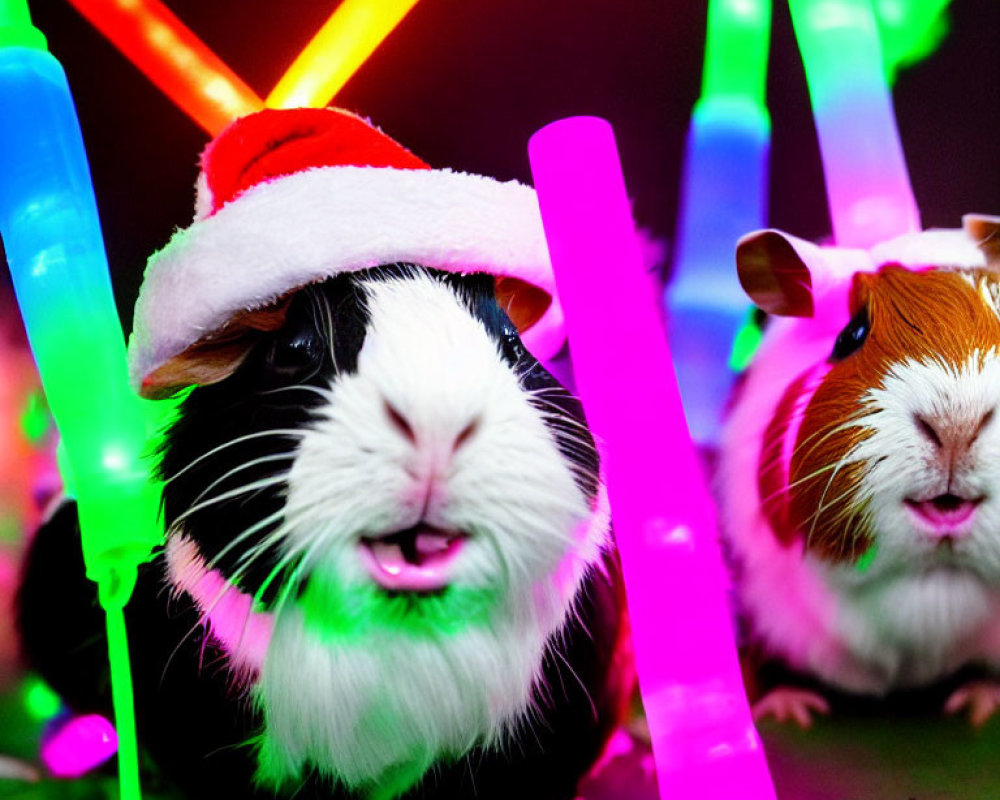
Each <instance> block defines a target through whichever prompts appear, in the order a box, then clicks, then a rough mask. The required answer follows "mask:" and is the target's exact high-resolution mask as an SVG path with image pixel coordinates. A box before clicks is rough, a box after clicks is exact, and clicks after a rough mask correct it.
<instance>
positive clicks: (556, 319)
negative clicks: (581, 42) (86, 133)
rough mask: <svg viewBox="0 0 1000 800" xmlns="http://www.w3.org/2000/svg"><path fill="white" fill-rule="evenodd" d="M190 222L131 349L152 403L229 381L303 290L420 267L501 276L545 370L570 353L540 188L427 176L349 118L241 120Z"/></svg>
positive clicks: (212, 153)
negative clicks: (383, 270)
mask: <svg viewBox="0 0 1000 800" xmlns="http://www.w3.org/2000/svg"><path fill="white" fill-rule="evenodd" d="M201 169H202V171H201V175H200V176H199V179H198V196H197V201H196V214H195V220H194V222H193V223H192V224H191V225H190V226H188V227H187V228H185V229H183V230H178V231H177V232H176V233H175V234H174V235H173V237H172V238H171V239H170V241H169V242H168V243H167V245H166V247H164V248H163V249H162V250H160V251H159V252H158V253H155V254H154V255H153V256H152V257H151V258H150V259H149V263H148V265H147V267H146V273H145V276H144V279H143V284H142V288H141V289H140V292H139V299H138V301H137V302H136V306H135V318H134V327H133V333H132V337H131V339H130V340H129V370H130V375H131V378H132V382H133V384H134V385H135V386H136V388H137V389H139V390H140V392H141V393H142V394H143V395H144V396H147V397H155V396H159V395H162V394H165V393H169V392H171V391H173V390H176V389H177V388H180V387H182V386H184V385H186V384H193V383H204V382H209V381H211V380H218V379H219V378H221V377H223V376H224V375H226V374H228V373H229V372H231V371H232V369H234V368H235V365H236V364H238V363H239V361H240V360H241V359H242V356H243V354H245V352H246V351H247V350H248V348H249V345H250V344H252V337H253V333H254V332H257V333H258V334H259V331H261V330H266V329H269V328H273V327H276V326H277V325H279V324H280V319H281V318H282V317H283V311H282V302H283V301H284V300H287V298H288V296H289V295H290V294H291V293H293V292H294V291H295V290H297V289H299V288H301V287H303V286H306V285H308V284H311V283H315V282H317V281H322V280H324V279H326V278H329V277H332V276H334V275H337V274H339V273H343V272H349V271H354V270H360V269H365V268H368V267H374V266H378V265H380V264H391V263H395V262H401V261H406V262H413V263H417V264H420V265H423V266H425V267H432V268H436V269H442V270H448V271H451V272H460V273H471V272H485V273H489V274H493V275H495V276H497V281H498V295H500V296H501V298H502V301H503V302H504V304H505V306H506V307H508V308H509V309H510V313H511V317H512V319H513V320H514V322H515V323H516V324H517V325H518V327H519V329H521V332H522V337H523V339H524V342H525V345H526V346H527V347H528V348H529V349H530V350H531V351H532V352H533V353H534V355H535V356H536V357H538V358H540V359H545V358H549V357H551V356H552V355H554V354H555V352H556V350H558V348H559V347H560V346H561V345H562V342H563V338H564V337H563V318H562V310H561V308H560V307H559V304H558V300H557V298H556V296H555V283H554V279H553V277H552V268H551V266H550V263H549V257H548V250H547V247H546V244H545V235H544V233H543V231H542V224H541V218H540V216H539V212H538V201H537V199H536V196H535V192H534V190H533V189H532V188H531V187H529V186H524V185H522V184H519V183H517V182H515V181H511V182H507V183H503V182H500V181H496V180H494V179H492V178H487V177H484V176H481V175H472V174H468V173H462V172H453V171H451V170H448V169H431V168H430V167H429V166H428V165H427V164H425V163H424V162H423V161H421V160H420V159H419V158H417V157H416V156H415V155H413V154H412V153H411V152H410V151H409V150H407V149H406V148H404V147H402V146H401V145H399V144H398V143H396V142H395V141H393V140H392V139H390V138H389V137H388V136H386V135H385V134H383V133H381V132H380V131H378V130H376V129H375V128H374V127H372V126H371V125H369V124H368V123H367V122H366V121H364V120H362V119H361V118H359V117H357V116H355V115H353V114H350V113H348V112H345V111H341V110H337V109H328V108H324V109H290V110H267V111H261V112H259V113H256V114H252V115H250V116H247V117H244V118H242V119H239V120H237V121H236V122H234V123H233V124H232V125H230V126H229V127H228V128H226V129H225V130H224V131H223V132H222V133H221V134H219V136H218V137H217V138H216V139H215V140H214V141H213V142H212V143H211V144H210V145H209V146H208V147H207V148H206V150H205V152H204V153H203V155H202V159H201Z"/></svg>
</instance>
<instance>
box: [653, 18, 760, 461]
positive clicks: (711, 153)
mask: <svg viewBox="0 0 1000 800" xmlns="http://www.w3.org/2000/svg"><path fill="white" fill-rule="evenodd" d="M770 30H771V0H711V2H710V3H709V6H708V35H707V37H706V44H705V68H704V74H703V78H702V94H701V98H700V99H699V100H698V103H697V105H696V106H695V108H694V112H693V114H692V116H691V127H690V129H689V130H688V138H687V144H686V147H685V158H684V172H683V177H682V184H681V202H680V209H679V213H678V219H677V232H676V236H675V243H676V244H675V250H674V259H673V277H672V280H671V283H670V285H669V286H668V287H667V291H666V301H667V308H668V313H667V319H668V325H669V328H668V330H669V338H670V347H671V351H672V352H673V355H674V366H675V368H676V370H677V380H678V383H679V384H680V388H681V396H682V398H683V400H684V412H685V414H686V415H687V420H688V425H689V426H690V429H691V434H692V436H694V438H695V439H696V440H697V441H700V442H705V443H711V442H714V440H715V438H716V436H717V433H718V428H719V424H720V421H721V419H722V415H723V407H724V405H725V403H726V401H727V398H728V397H729V389H730V385H731V383H732V379H733V372H732V370H731V369H729V367H728V364H729V363H730V361H731V358H730V355H731V349H732V347H733V342H734V340H735V339H736V336H737V334H738V332H739V331H740V330H741V328H742V326H743V323H744V320H745V318H746V313H747V307H748V303H747V298H746V295H745V294H744V292H743V289H742V288H741V287H740V284H739V280H738V279H737V276H736V270H735V269H734V268H733V253H734V252H735V250H736V240H737V239H739V237H740V236H742V235H743V234H744V233H746V232H747V231H751V230H755V229H757V228H762V227H764V225H765V223H766V218H767V166H768V151H769V146H770V139H771V122H770V118H769V116H768V113H767V108H766V106H765V102H764V94H765V84H766V78H767V53H768V44H769V39H770Z"/></svg>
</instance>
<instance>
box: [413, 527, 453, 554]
mask: <svg viewBox="0 0 1000 800" xmlns="http://www.w3.org/2000/svg"><path fill="white" fill-rule="evenodd" d="M454 538H455V537H454V536H449V535H448V534H445V533H431V532H426V533H419V534H417V552H418V553H420V554H421V555H431V554H433V553H443V552H444V551H445V550H447V549H448V548H449V547H451V542H452V539H454Z"/></svg>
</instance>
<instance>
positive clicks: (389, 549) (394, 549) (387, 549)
mask: <svg viewBox="0 0 1000 800" xmlns="http://www.w3.org/2000/svg"><path fill="white" fill-rule="evenodd" d="M368 549H369V550H371V554H372V556H373V557H374V559H375V563H377V564H378V566H379V569H381V570H383V571H384V572H386V573H388V574H389V575H399V574H400V573H401V572H402V571H403V569H404V567H405V565H406V559H405V558H404V556H403V550H402V548H401V547H400V546H399V545H398V544H394V543H392V542H387V541H384V540H375V541H373V542H370V543H369V544H368Z"/></svg>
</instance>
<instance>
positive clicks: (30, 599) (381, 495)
mask: <svg viewBox="0 0 1000 800" xmlns="http://www.w3.org/2000/svg"><path fill="white" fill-rule="evenodd" d="M337 169H339V167H338V168H337ZM315 171H316V170H312V171H310V173H307V174H311V173H313V172H315ZM449 174H452V173H449ZM296 177H298V176H293V178H292V179H293V180H294V179H295V178H296ZM334 177H336V178H337V179H339V175H338V176H334ZM465 177H468V176H465ZM285 180H286V179H285V178H281V179H278V180H277V181H276V182H275V185H279V186H280V187H281V188H282V190H283V191H284V192H286V194H287V192H288V191H289V189H290V187H289V186H288V185H287V184H286V185H283V186H282V184H283V183H284V181H285ZM271 188H273V187H272V186H271V185H270V184H264V191H265V192H267V191H270V190H271ZM522 188H523V187H522ZM245 197H246V198H249V193H248V194H247V195H245ZM286 201H287V197H285V196H283V197H282V202H286ZM241 202H243V199H242V198H240V199H237V200H236V201H235V202H233V203H231V204H230V205H229V206H226V208H230V207H232V206H238V205H239V204H240V203H241ZM223 210H225V209H223ZM454 217H455V215H454V214H452V221H453V222H454ZM211 219H212V218H211V217H209V218H208V220H209V222H210V221H211ZM361 222H364V220H362V221H361ZM197 224H198V223H196V225H197ZM488 224H496V220H489V221H488ZM291 229H293V230H294V225H292V226H291ZM171 246H172V245H171ZM185 252H186V251H185ZM146 280H147V282H148V281H149V280H150V278H149V274H148V273H147V279H146ZM496 285H497V279H496V277H495V276H494V275H492V274H480V273H477V272H475V271H473V272H471V273H470V274H461V273H459V272H457V271H454V270H451V271H445V270H441V269H435V268H428V267H426V266H422V265H418V264H414V263H394V264H384V265H380V266H376V267H371V268H361V269H347V270H344V271H343V272H341V273H340V274H336V275H334V276H333V277H330V278H327V279H325V280H321V281H318V282H315V283H312V284H310V285H308V286H306V287H304V288H300V289H298V290H297V291H294V292H292V293H290V294H288V295H286V296H284V297H282V298H280V299H279V300H278V301H276V302H275V303H272V304H271V305H269V306H266V307H262V308H260V309H258V310H257V311H254V312H248V313H247V314H244V315H242V316H241V317H240V320H239V324H238V326H236V327H238V330H239V331H240V332H241V334H240V335H239V336H237V337H236V338H235V339H234V338H232V337H229V336H226V335H224V334H223V335H217V336H212V337H209V338H207V339H204V340H203V341H201V342H200V343H198V344H196V345H195V346H194V347H193V348H188V350H187V351H185V353H184V354H183V357H182V358H181V359H180V360H177V359H174V360H172V361H171V362H170V365H169V368H165V369H164V368H160V369H157V370H153V371H150V370H147V369H145V368H144V369H143V370H142V371H141V372H142V374H143V375H146V376H147V380H146V382H145V384H144V385H145V386H146V388H147V390H148V389H149V386H150V380H149V379H148V375H150V374H153V375H154V376H157V380H162V381H165V382H167V383H171V384H173V385H176V384H178V383H184V382H187V381H186V380H185V379H184V375H188V376H192V375H198V376H201V377H200V378H199V385H197V386H196V387H195V388H194V389H193V390H192V391H191V392H190V394H189V395H188V396H187V397H186V398H185V399H184V400H183V402H182V404H181V405H180V407H179V414H178V417H177V419H176V421H175V422H174V423H173V424H172V425H171V426H170V428H169V429H168V430H167V432H166V436H165V440H164V443H163V446H162V451H161V458H160V472H161V474H162V477H163V479H164V481H165V486H164V491H163V507H164V514H165V522H166V526H167V538H166V543H165V546H164V547H163V549H162V552H160V553H159V556H158V557H157V558H156V559H154V560H153V561H152V562H151V563H150V564H148V565H146V566H145V567H144V568H143V570H142V572H141V574H140V577H139V582H138V586H137V588H136V592H135V596H134V599H133V601H132V603H131V604H130V606H129V608H128V609H127V612H128V624H129V631H130V634H131V637H132V655H133V670H134V673H135V683H136V707H137V714H138V725H139V735H140V740H141V742H142V744H143V745H144V746H145V747H146V748H147V749H148V750H149V751H150V752H151V754H152V755H153V757H154V760H155V761H156V763H157V764H158V766H159V767H160V768H161V769H162V770H163V772H164V773H165V774H167V775H168V776H169V777H170V778H172V779H173V780H174V781H176V782H177V783H178V784H179V786H180V787H181V788H182V790H183V791H184V792H185V793H186V794H187V795H189V796H197V797H202V796H204V797H215V798H217V797H220V796H224V797H251V796H252V797H274V796H276V795H277V796H288V795H294V796H295V797H322V798H395V797H406V798H501V797H502V798H510V797H526V798H571V797H573V796H574V789H575V785H576V782H577V780H578V779H579V778H580V777H581V776H582V775H583V774H584V773H585V772H586V770H587V769H588V767H589V765H590V764H592V763H593V761H594V760H595V759H596V757H597V756H598V755H599V753H600V751H601V749H602V746H603V744H604V742H605V741H606V739H607V737H608V736H609V735H610V733H611V731H612V730H613V728H614V727H615V725H616V724H617V722H618V720H619V717H620V714H621V712H622V710H623V708H624V704H625V703H626V702H627V696H628V692H629V689H630V685H629V684H630V682H629V678H628V674H629V673H628V670H627V668H626V667H627V657H626V656H625V653H626V652H627V648H626V639H625V626H624V625H623V623H622V608H623V606H622V600H621V591H620V583H619V580H620V579H619V576H618V568H617V564H616V558H615V553H614V549H613V545H612V542H611V539H610V531H609V520H608V515H607V510H606V501H605V499H604V490H603V488H602V485H601V479H600V470H599V463H598V457H597V452H596V450H595V447H594V442H593V439H592V438H591V435H590V433H589V432H588V430H587V427H586V423H585V421H584V418H583V414H582V411H581V407H580V405H579V403H578V401H577V400H576V399H575V398H573V397H572V396H571V395H570V394H569V393H568V392H567V391H566V390H565V389H563V388H562V387H561V386H560V385H559V384H558V383H557V382H556V381H555V380H554V379H553V378H552V377H551V375H550V374H549V373H548V372H547V371H546V370H545V369H544V368H543V367H542V366H541V364H540V363H539V362H538V361H537V360H536V359H535V358H534V357H533V356H532V355H531V354H530V353H529V352H528V351H527V350H526V349H525V347H524V345H523V344H522V342H521V338H520V336H519V333H518V329H517V328H516V327H515V325H514V324H513V323H512V321H511V318H510V316H508V314H507V313H506V311H505V308H509V307H510V304H511V303H515V304H516V302H517V301H516V299H511V297H509V296H507V295H504V299H503V302H501V301H499V300H498V299H497V290H496V288H495V287H496ZM144 291H146V289H145V288H144ZM232 328H233V326H231V329H232ZM248 332H250V333H249V334H248ZM251 334H252V335H251ZM165 376H166V377H165ZM189 379H190V378H189ZM189 379H188V380H189ZM154 391H155V390H154ZM148 393H152V392H148ZM73 525H74V514H73V512H72V508H66V509H64V510H63V511H62V512H60V513H59V514H57V515H56V517H54V518H53V519H52V520H51V521H50V523H49V524H48V525H47V526H46V527H45V528H43V530H42V531H41V533H40V534H39V537H38V544H37V545H36V547H35V549H34V551H33V553H32V558H31V563H30V564H29V569H28V571H27V575H26V582H25V585H24V587H23V589H22V604H21V605H22V618H21V625H22V629H23V632H24V637H25V640H26V643H27V649H28V652H29V653H30V654H31V656H32V657H33V659H34V661H35V662H36V663H37V664H38V666H39V667H40V668H41V669H42V671H43V673H44V674H45V675H46V677H47V678H49V680H50V681H52V683H53V684H54V685H55V686H56V688H57V689H59V690H60V691H61V692H62V693H63V694H64V695H65V696H66V698H67V700H68V701H69V703H70V704H71V705H72V706H73V707H74V708H77V709H79V710H87V708H88V707H94V706H95V705H97V706H98V707H106V706H107V694H106V691H105V692H102V693H100V694H98V693H97V691H96V690H97V689H98V688H103V689H106V686H105V685H103V684H101V681H102V680H103V679H104V677H105V670H104V668H103V666H102V658H101V653H100V650H101V649H102V647H103V636H102V635H100V633H99V631H100V615H99V614H98V613H97V611H96V609H95V608H94V605H93V592H92V591H89V595H88V589H89V587H87V585H86V584H85V582H83V569H82V565H81V563H80V559H79V556H78V555H76V556H75V557H73V558H69V556H68V555H67V554H68V553H70V552H77V551H78V548H79V545H78V544H76V543H75V542H74V541H73V539H72V535H71V534H72V533H73ZM74 548H75V549H74ZM53 581H58V584H54V583H53ZM53 585H62V586H64V587H65V588H63V589H62V590H61V592H60V596H59V597H57V598H54V597H52V589H51V587H52V586H53ZM70 588H72V590H73V592H75V595H74V596H73V597H72V598H67V597H66V595H65V592H67V591H69V590H70Z"/></svg>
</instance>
